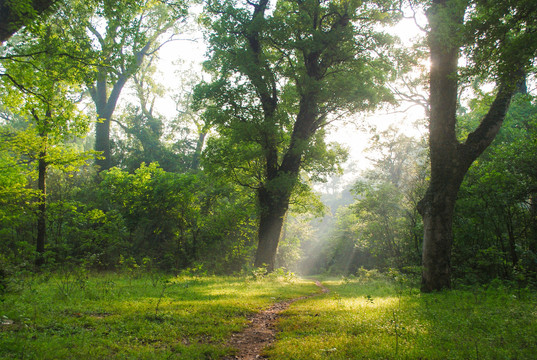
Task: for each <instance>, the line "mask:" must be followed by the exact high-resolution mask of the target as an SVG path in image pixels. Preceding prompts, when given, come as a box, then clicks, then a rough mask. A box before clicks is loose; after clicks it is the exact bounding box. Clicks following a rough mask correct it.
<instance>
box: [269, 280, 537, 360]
mask: <svg viewBox="0 0 537 360" xmlns="http://www.w3.org/2000/svg"><path fill="white" fill-rule="evenodd" d="M323 283H324V284H325V286H327V287H328V288H329V289H330V290H331V292H330V293H329V294H327V295H323V296H318V297H314V298H310V299H307V300H304V301H300V302H297V303H295V304H294V305H293V307H292V308H291V309H289V310H288V311H287V312H286V313H285V315H284V317H283V318H282V319H281V321H280V323H279V327H280V330H281V333H279V335H278V339H277V341H276V342H275V344H274V346H273V347H272V348H271V349H269V350H268V351H267V352H266V353H267V355H269V356H270V358H271V359H293V360H298V359H308V360H312V359H535V358H536V356H537V355H536V354H537V296H536V294H535V293H532V292H530V291H526V290H524V291H514V292H513V291H510V290H509V289H506V288H505V287H503V286H501V284H492V285H491V286H488V287H486V288H484V287H477V288H473V289H467V290H454V291H449V292H440V293H434V294H420V293H419V291H418V290H417V289H412V288H408V287H406V288H403V287H400V286H398V285H396V284H394V283H393V282H389V281H387V280H371V281H364V280H363V279H353V280H349V279H346V280H330V281H325V282H323Z"/></svg>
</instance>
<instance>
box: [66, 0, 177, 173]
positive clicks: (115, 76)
mask: <svg viewBox="0 0 537 360" xmlns="http://www.w3.org/2000/svg"><path fill="white" fill-rule="evenodd" d="M71 11H72V12H73V15H72V16H71V17H70V21H72V22H74V23H71V24H70V27H71V29H72V31H74V32H76V34H77V37H78V38H79V41H80V42H82V43H83V44H85V46H86V47H88V48H90V49H91V51H92V53H93V55H92V58H93V59H94V61H97V62H98V64H99V65H98V68H97V73H96V78H95V80H94V81H93V82H92V83H91V84H89V93H90V95H91V98H92V100H93V103H94V104H95V108H96V111H97V118H98V122H97V124H96V126H95V150H96V151H100V152H102V157H101V158H100V159H98V160H97V165H99V166H100V169H101V170H107V169H109V168H110V167H111V165H112V163H111V148H110V127H111V120H112V116H113V114H114V111H115V109H116V106H117V103H118V100H119V96H120V94H121V92H122V90H123V88H124V86H125V84H126V83H127V81H128V80H129V79H131V78H132V76H133V75H134V74H135V73H136V72H137V71H138V70H139V69H140V66H141V65H142V62H143V61H144V58H145V57H146V56H147V55H148V54H153V53H155V52H156V51H158V50H159V49H160V47H161V46H162V45H163V44H164V43H165V42H166V41H163V40H162V36H163V35H164V34H165V33H166V32H167V31H171V32H172V33H173V32H174V31H176V30H177V29H175V30H172V29H173V28H174V27H175V26H176V25H178V24H179V23H180V21H181V20H182V19H183V18H184V17H185V15H186V11H187V9H186V4H185V3H184V2H182V1H177V2H171V3H170V4H168V3H166V2H158V1H153V0H136V1H126V0H125V1H110V0H100V1H95V2H85V1H82V2H73V5H72V7H71ZM81 25H82V26H81ZM88 34H91V35H88Z"/></svg>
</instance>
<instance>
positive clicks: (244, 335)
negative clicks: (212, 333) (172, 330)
mask: <svg viewBox="0 0 537 360" xmlns="http://www.w3.org/2000/svg"><path fill="white" fill-rule="evenodd" d="M315 285H317V286H318V287H319V288H320V289H321V292H320V293H314V294H311V295H308V296H301V297H299V298H296V299H291V300H286V301H280V302H278V303H275V304H273V305H272V306H271V307H269V308H268V309H267V310H264V311H261V312H260V313H257V314H255V315H254V316H252V317H251V318H250V324H249V325H248V327H246V329H244V330H243V331H242V332H240V333H235V334H233V335H232V336H231V339H230V340H229V342H228V346H231V347H233V348H235V349H237V350H238V352H237V354H236V355H233V356H227V357H224V359H223V360H254V359H266V358H265V357H263V356H261V355H260V354H261V352H262V351H263V349H264V348H266V347H267V346H269V345H270V344H272V343H273V342H274V339H275V336H276V326H275V324H276V321H277V320H278V318H279V317H280V316H281V315H280V314H281V313H282V312H283V311H284V310H286V309H287V308H288V307H289V306H290V305H291V304H292V303H294V302H295V301H298V300H303V299H308V298H311V297H313V296H317V295H320V294H325V293H327V292H328V291H329V290H328V289H327V288H325V287H324V286H323V285H322V284H321V283H320V282H319V281H315Z"/></svg>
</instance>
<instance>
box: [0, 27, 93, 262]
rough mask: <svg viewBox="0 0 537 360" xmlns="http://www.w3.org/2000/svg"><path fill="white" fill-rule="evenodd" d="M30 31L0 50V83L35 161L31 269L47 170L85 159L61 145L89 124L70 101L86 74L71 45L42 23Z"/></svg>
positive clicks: (41, 232)
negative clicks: (1, 55)
mask: <svg viewBox="0 0 537 360" xmlns="http://www.w3.org/2000/svg"><path fill="white" fill-rule="evenodd" d="M34 30H35V31H36V33H31V34H29V33H26V34H23V35H22V36H21V38H19V39H18V40H17V43H16V44H13V45H12V44H8V46H7V47H6V49H5V50H6V52H7V53H8V54H9V56H6V57H5V59H4V61H3V62H2V67H3V69H4V71H5V73H4V74H2V76H1V79H2V80H3V85H4V87H3V89H4V90H5V92H4V93H3V94H2V95H3V96H2V102H3V105H4V106H5V107H6V108H8V109H10V110H11V111H12V112H14V113H17V114H19V115H20V116H23V117H25V118H26V119H27V121H28V123H29V126H28V130H27V131H28V133H29V134H31V135H34V136H35V137H34V141H33V142H34V143H33V144H29V145H28V146H31V147H32V149H33V150H34V151H35V153H33V154H31V155H32V156H33V158H34V160H35V161H36V162H37V173H38V179H37V187H38V191H39V199H38V201H37V203H38V210H37V235H36V250H37V258H36V264H37V265H41V264H42V263H43V261H44V258H43V254H44V252H45V242H46V233H47V231H46V230H47V229H46V224H47V217H46V213H47V202H46V196H47V186H46V178H47V171H48V168H49V167H50V166H51V165H55V166H60V167H63V166H66V165H74V164H75V163H79V160H85V159H87V154H79V153H77V152H73V151H69V150H68V149H67V148H66V147H65V146H64V141H65V140H66V139H69V138H72V137H74V136H82V135H85V134H86V133H87V131H88V129H89V121H88V119H87V117H86V116H85V115H84V114H82V113H81V112H80V110H79V109H78V107H77V104H76V101H75V100H76V95H77V94H79V93H80V92H81V91H82V84H83V83H84V81H85V79H87V77H88V72H89V69H88V68H87V67H86V66H84V65H83V64H81V63H79V62H78V61H76V60H74V59H73V58H72V57H71V56H70V55H69V54H70V53H71V50H72V49H71V48H70V47H71V46H76V45H75V43H74V42H72V41H69V40H68V41H66V39H65V38H63V37H62V35H63V29H62V28H61V27H60V26H58V25H57V24H54V23H52V22H43V23H42V24H40V25H39V27H37V28H34ZM71 40H72V39H71ZM36 144H37V145H36ZM30 153H31V152H30Z"/></svg>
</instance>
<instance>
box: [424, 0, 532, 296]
mask: <svg viewBox="0 0 537 360" xmlns="http://www.w3.org/2000/svg"><path fill="white" fill-rule="evenodd" d="M536 11H537V6H536V5H535V3H534V2H531V1H522V0H521V1H508V2H502V1H459V0H433V1H432V4H431V6H430V7H429V9H428V11H427V17H428V20H429V26H430V29H429V33H428V47H429V50H430V60H431V70H430V74H429V91H430V94H429V101H430V113H429V148H430V157H431V179H430V183H429V187H428V190H427V193H426V195H425V197H424V198H423V199H422V201H421V202H420V203H419V211H420V213H421V215H422V217H423V223H424V239H423V275H422V291H426V292H427V291H433V290H440V289H444V288H450V286H451V282H450V277H451V265H450V261H451V249H452V244H453V233H452V223H453V212H454V208H455V201H456V199H457V193H458V190H459V188H460V185H461V183H462V181H463V178H464V176H465V174H466V172H467V170H468V168H469V167H470V165H471V164H472V163H473V162H474V161H475V160H476V159H477V157H478V156H479V155H480V154H481V153H482V152H483V151H484V150H485V149H486V148H487V147H488V146H489V144H490V143H491V142H492V140H493V139H494V137H495V136H496V134H497V133H498V131H499V129H500V127H501V125H502V122H503V119H504V117H505V114H506V112H507V109H508V108H509V104H510V101H511V97H512V96H513V94H514V93H515V92H516V89H517V87H516V83H517V82H520V81H521V80H522V79H523V77H524V75H525V73H526V72H527V71H528V70H529V65H530V61H531V60H532V59H533V58H534V57H535V55H536V54H535V50H536V48H537V37H536V32H535V25H534V23H533V22H532V21H529V19H532V18H533V17H534V16H535V15H536V14H537V12H536ZM461 48H463V50H464V52H465V53H466V59H467V61H468V63H469V65H468V67H467V69H466V70H467V71H465V72H459V69H458V64H459V60H460V58H461V56H462V53H461V51H460V49H461ZM462 75H466V76H468V77H469V78H471V77H474V78H475V77H479V78H481V79H485V80H489V81H493V82H494V83H495V85H496V95H495V96H494V98H493V99H492V101H491V103H490V105H489V109H488V111H487V112H486V114H485V115H484V116H483V118H482V119H481V122H480V124H479V126H478V127H477V128H476V129H475V130H474V131H472V132H471V133H469V134H468V136H467V138H466V139H465V140H464V141H462V142H460V141H458V139H457V136H456V125H457V106H458V101H459V100H460V99H459V97H458V95H459V93H460V90H461V81H460V79H461V76H462Z"/></svg>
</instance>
